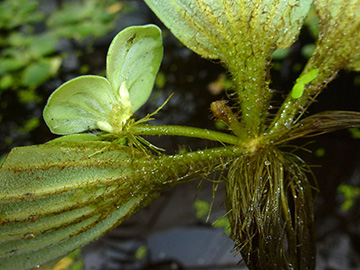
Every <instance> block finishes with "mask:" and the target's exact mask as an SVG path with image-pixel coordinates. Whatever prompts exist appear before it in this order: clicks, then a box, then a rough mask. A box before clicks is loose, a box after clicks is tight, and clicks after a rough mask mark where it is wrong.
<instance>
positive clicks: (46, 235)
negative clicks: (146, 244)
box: [0, 142, 159, 270]
mask: <svg viewBox="0 0 360 270" xmlns="http://www.w3.org/2000/svg"><path fill="white" fill-rule="evenodd" d="M104 147H107V151H103V152H102V151H101V150H102V149H103V148H104ZM95 153H96V155H94V154H95ZM144 162H145V163H146V162H147V158H145V156H144V154H143V153H141V152H139V151H136V150H135V149H131V148H129V147H123V146H119V145H112V144H111V143H108V142H85V143H81V142H68V143H52V144H46V145H37V146H29V147H19V148H14V149H13V150H12V151H11V152H10V154H9V155H8V157H7V158H6V160H5V162H4V164H3V165H2V167H1V168H0V190H1V193H0V242H1V245H0V269H8V270H10V269H14V270H15V269H28V268H32V267H34V266H35V265H38V264H41V263H44V262H47V261H50V260H53V259H56V258H58V257H60V256H63V255H64V254H66V253H68V252H70V251H71V250H74V249H76V248H78V247H80V246H82V245H84V244H86V243H88V242H89V241H91V240H94V239H96V238H98V237H100V236H101V235H102V234H104V233H105V232H106V231H108V230H110V229H112V228H114V227H116V226H117V225H118V224H119V223H121V222H122V221H123V220H124V219H125V218H127V217H129V216H131V215H132V214H134V213H135V212H136V211H137V210H139V209H141V208H143V207H145V206H146V205H147V204H148V203H149V202H150V201H151V200H153V199H154V198H156V197H157V196H158V192H157V191H156V190H157V189H158V188H159V186H157V189H156V190H154V191H152V189H153V188H154V185H156V181H152V180H151V179H150V177H148V176H146V175H144V174H142V173H140V170H139V168H142V166H144V165H145V163H144ZM149 176H150V174H149ZM130 179H131V181H129V180H130Z"/></svg>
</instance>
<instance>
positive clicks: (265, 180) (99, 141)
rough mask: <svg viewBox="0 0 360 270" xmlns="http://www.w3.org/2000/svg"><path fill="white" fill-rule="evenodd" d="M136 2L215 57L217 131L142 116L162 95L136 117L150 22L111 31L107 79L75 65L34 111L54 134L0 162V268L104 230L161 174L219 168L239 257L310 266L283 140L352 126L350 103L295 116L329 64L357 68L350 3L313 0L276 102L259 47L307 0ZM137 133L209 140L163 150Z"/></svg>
mask: <svg viewBox="0 0 360 270" xmlns="http://www.w3.org/2000/svg"><path fill="white" fill-rule="evenodd" d="M145 2H146V3H147V4H148V5H149V7H150V8H151V9H152V10H153V11H154V13H155V14H156V15H157V16H158V17H159V18H160V19H161V20H162V21H163V22H164V24H165V25H166V26H167V27H168V28H169V29H170V30H171V31H172V32H173V33H174V35H176V36H177V37H178V38H179V39H180V41H182V42H183V43H184V45H186V46H187V47H188V48H190V49H191V50H193V51H195V52H196V53H198V54H200V55H201V56H202V57H204V58H208V59H214V60H217V61H220V62H221V63H222V64H223V65H224V66H225V67H226V68H227V70H228V72H229V74H230V76H231V79H232V82H233V86H232V88H230V89H228V90H227V91H228V92H227V93H228V96H229V100H218V101H215V102H213V103H212V104H211V105H210V108H211V111H212V114H213V116H214V118H215V119H216V120H217V121H221V122H222V123H224V125H226V127H227V129H228V131H229V132H218V131H211V130H205V129H200V128H194V127H185V126H171V125H161V126H160V125H150V124H149V123H148V121H150V120H151V119H153V118H154V117H156V116H157V115H156V114H157V113H158V111H159V110H160V109H161V108H162V107H163V106H166V102H165V104H164V105H163V106H161V107H160V108H159V109H158V110H156V111H155V112H153V113H149V114H148V115H147V116H145V117H144V118H142V119H139V120H137V119H135V117H136V116H134V113H135V112H136V111H137V110H138V109H139V108H140V107H141V106H142V105H143V104H144V103H146V102H147V99H148V97H149V96H150V93H151V91H152V87H153V84H154V82H155V76H156V74H157V71H158V69H159V65H160V61H161V58H162V39H161V30H160V29H159V28H158V27H157V26H155V25H146V26H134V27H129V28H127V29H125V30H123V31H122V32H120V33H119V34H118V35H117V36H116V37H115V38H114V40H113V42H112V43H111V45H110V48H109V51H108V55H107V70H106V78H105V77H101V76H94V75H85V76H80V77H78V78H75V79H72V80H70V81H68V82H66V83H64V84H63V85H61V86H60V87H59V88H58V89H57V90H56V91H55V92H54V93H53V94H52V95H51V96H50V98H49V100H48V103H47V105H46V107H45V109H44V119H45V121H46V123H47V125H48V126H49V128H50V130H51V131H52V132H53V133H55V134H59V135H65V136H63V137H60V138H58V139H55V140H54V141H50V142H48V143H46V144H43V145H36V146H28V147H18V148H15V149H13V150H12V151H11V152H10V154H9V156H8V157H7V158H6V159H5V161H4V163H3V165H2V166H1V168H0V179H1V180H0V188H1V190H2V192H1V194H0V202H1V204H0V225H1V226H0V241H1V246H0V266H1V267H2V268H4V269H26V268H31V267H32V266H34V265H37V264H39V263H44V262H47V261H50V260H53V259H55V258H58V257H60V256H62V255H64V254H66V253H68V252H70V251H72V250H74V249H76V248H78V247H79V246H82V245H84V244H85V243H87V242H89V241H92V240H94V239H95V238H97V237H99V236H100V235H102V234H104V233H105V232H106V231H108V230H111V229H112V228H114V227H115V226H117V225H118V224H120V223H121V222H122V221H123V220H124V219H126V218H128V217H129V216H131V215H133V214H134V213H135V212H136V211H138V210H140V209H141V208H144V207H145V206H146V205H148V204H149V203H151V202H152V201H153V200H154V199H155V198H156V197H157V196H159V194H160V192H161V191H162V190H164V189H166V188H168V187H169V186H172V185H175V184H177V183H181V182H184V181H189V180H191V179H192V177H193V176H194V175H197V174H203V175H207V174H209V173H211V172H214V171H219V170H220V171H221V172H222V174H221V175H222V177H225V186H226V198H225V207H226V210H227V213H228V215H227V216H228V219H229V223H230V230H229V237H230V238H231V239H232V240H233V241H234V244H235V246H234V249H235V250H236V251H237V252H238V253H241V255H242V258H243V260H244V261H245V263H246V265H247V266H248V268H249V269H274V270H275V269H298V270H302V269H310V270H311V269H315V264H316V262H315V258H316V242H315V234H314V210H313V208H314V206H313V205H314V198H315V195H316V192H317V185H316V181H315V180H314V179H313V177H312V173H311V170H310V168H309V166H308V165H307V164H306V162H305V161H303V160H302V159H301V158H300V157H298V156H297V155H296V154H295V153H294V151H288V149H291V147H292V146H291V145H290V144H289V142H291V141H292V140H295V139H298V138H303V137H309V136H316V135H320V134H323V133H327V132H332V131H335V130H339V129H344V128H357V127H360V113H359V112H346V111H329V112H321V113H318V114H315V115H312V116H308V117H304V113H305V112H306V110H307V109H308V108H309V106H310V105H311V104H312V103H313V102H314V100H315V98H316V97H317V96H318V95H319V94H320V93H321V91H322V90H323V89H324V88H325V87H326V85H327V84H328V83H329V82H330V81H331V80H333V79H334V78H335V77H336V75H337V73H338V72H339V70H341V69H348V70H354V71H359V70H360V54H359V52H360V1H359V0H352V1H340V2H339V1H333V0H316V1H314V6H315V9H316V12H317V15H318V18H319V25H320V27H319V34H318V41H317V43H316V45H315V48H314V50H313V53H312V55H311V56H310V58H309V60H308V63H307V65H306V66H305V68H304V70H303V71H302V73H301V74H300V76H299V78H298V79H297V80H296V82H295V84H294V86H293V87H292V88H291V89H289V91H288V94H287V96H286V98H285V100H284V102H283V103H282V105H281V106H280V107H279V109H278V110H277V112H276V113H275V114H274V113H273V108H272V102H274V98H275V97H276V95H275V93H276V91H275V90H273V89H271V88H270V82H271V78H270V68H271V57H272V54H273V53H274V52H275V51H276V50H277V49H287V48H289V47H290V46H291V45H292V44H293V43H294V42H295V41H296V39H297V37H298V35H299V32H300V29H301V27H302V25H303V24H304V21H305V19H306V16H307V14H308V13H309V11H310V8H311V5H312V1H310V0H306V1H280V0H273V1H267V2H264V1H246V0H213V1H210V2H208V1H182V0H169V1H160V0H145ZM230 104H232V105H230ZM145 135H147V136H169V135H171V136H187V137H195V138H202V139H207V140H212V141H217V142H219V143H220V144H221V146H220V147H216V148H209V149H206V150H198V151H190V152H187V153H179V154H174V155H167V154H165V153H164V152H163V149H160V148H158V147H156V146H155V145H152V144H151V143H150V142H148V141H147V140H145V139H144V138H143V136H145ZM285 146H286V147H285ZM293 148H294V149H296V147H293Z"/></svg>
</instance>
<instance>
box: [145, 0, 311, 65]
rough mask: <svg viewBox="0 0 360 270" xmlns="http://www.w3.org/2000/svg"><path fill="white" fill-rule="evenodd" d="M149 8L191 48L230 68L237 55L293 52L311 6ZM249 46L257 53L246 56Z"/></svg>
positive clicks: (236, 2)
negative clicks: (273, 50) (273, 49)
mask: <svg viewBox="0 0 360 270" xmlns="http://www.w3.org/2000/svg"><path fill="white" fill-rule="evenodd" d="M145 2H146V3H147V4H148V5H149V7H150V8H151V9H152V10H153V11H154V12H155V14H156V15H157V16H158V17H159V18H160V19H161V20H162V21H163V22H164V24H165V25H166V26H167V27H168V28H169V29H170V30H171V31H172V32H173V33H174V34H175V35H176V36H177V37H178V38H179V39H180V40H181V41H182V42H183V43H184V44H185V45H186V46H187V47H189V48H190V49H192V50H193V51H195V52H196V53H198V54H200V55H201V56H203V57H206V58H212V59H216V58H217V59H221V60H222V61H224V62H225V63H226V62H228V61H230V60H231V59H230V58H232V57H235V54H239V53H240V54H241V53H244V52H245V53H246V54H251V53H252V52H254V51H259V50H264V51H267V50H268V49H269V48H271V47H274V46H275V47H277V48H287V47H289V46H290V45H291V44H292V43H293V42H294V41H295V39H296V37H297V35H298V34H299V31H300V28H301V26H302V24H303V21H304V19H305V17H306V15H307V13H308V11H309V9H310V6H311V3H312V0H301V1H300V0H287V1H283V0H270V1H247V0H200V1H199V0H196V1H195V0H168V1H162V0H145ZM249 45H250V46H251V47H252V48H253V50H249V51H247V48H246V47H248V46H249ZM244 50H246V51H244ZM231 54H232V55H231Z"/></svg>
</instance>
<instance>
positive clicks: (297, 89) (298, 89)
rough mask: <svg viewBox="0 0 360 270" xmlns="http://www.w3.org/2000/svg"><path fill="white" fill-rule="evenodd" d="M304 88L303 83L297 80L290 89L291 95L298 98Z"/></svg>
mask: <svg viewBox="0 0 360 270" xmlns="http://www.w3.org/2000/svg"><path fill="white" fill-rule="evenodd" d="M304 89H305V84H303V83H302V82H297V83H296V84H295V85H294V87H293V89H292V91H291V97H292V98H300V97H301V96H302V95H303V93H304Z"/></svg>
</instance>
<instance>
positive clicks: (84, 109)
mask: <svg viewBox="0 0 360 270" xmlns="http://www.w3.org/2000/svg"><path fill="white" fill-rule="evenodd" d="M116 103H117V100H116V97H115V95H114V92H113V91H112V88H111V85H110V83H109V81H108V80H106V79H105V78H104V77H100V76H91V75H87V76H80V77H77V78H75V79H72V80H70V81H68V82H66V83H64V84H63V85H61V86H60V87H59V88H58V89H56V90H55V92H54V93H53V94H52V95H51V96H50V98H49V100H48V102H47V104H46V106H45V109H44V120H45V122H46V124H47V125H48V127H49V128H50V130H51V132H53V133H55V134H61V135H64V134H71V133H78V132H82V131H86V130H91V129H97V128H99V127H98V126H97V122H99V121H100V122H106V123H110V122H111V119H110V114H111V111H112V108H113V106H114V105H115V104H116Z"/></svg>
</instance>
